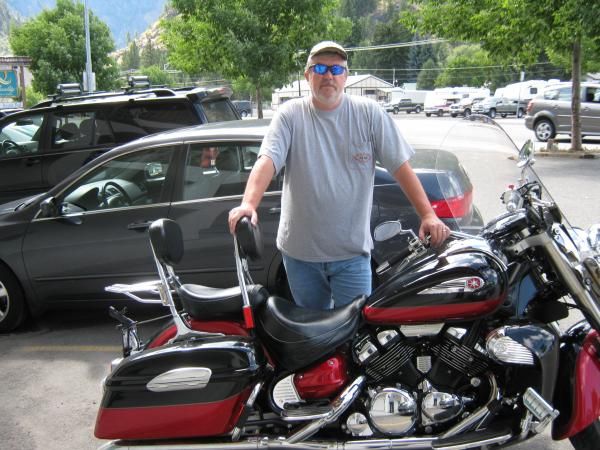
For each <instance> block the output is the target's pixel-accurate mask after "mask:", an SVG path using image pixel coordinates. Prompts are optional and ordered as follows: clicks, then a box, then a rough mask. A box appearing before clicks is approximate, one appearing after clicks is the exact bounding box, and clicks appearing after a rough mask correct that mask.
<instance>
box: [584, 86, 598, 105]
mask: <svg viewBox="0 0 600 450" xmlns="http://www.w3.org/2000/svg"><path fill="white" fill-rule="evenodd" d="M581 101H583V102H586V103H600V88H597V87H591V86H588V87H586V88H585V95H584V96H582V98H581Z"/></svg>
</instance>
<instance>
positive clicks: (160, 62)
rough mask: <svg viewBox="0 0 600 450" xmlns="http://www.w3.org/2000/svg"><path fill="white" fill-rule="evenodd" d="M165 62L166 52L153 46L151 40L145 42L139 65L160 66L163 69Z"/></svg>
mask: <svg viewBox="0 0 600 450" xmlns="http://www.w3.org/2000/svg"><path fill="white" fill-rule="evenodd" d="M166 62H167V51H166V50H165V49H162V48H159V47H157V46H155V45H154V44H153V43H152V41H151V40H148V41H147V42H146V45H145V46H144V47H143V48H142V55H141V61H140V64H141V65H142V66H144V67H149V66H160V67H164V65H165V63H166Z"/></svg>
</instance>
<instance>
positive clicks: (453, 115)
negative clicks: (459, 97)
mask: <svg viewBox="0 0 600 450" xmlns="http://www.w3.org/2000/svg"><path fill="white" fill-rule="evenodd" d="M450 115H451V116H452V117H456V116H458V114H455V113H452V114H450Z"/></svg>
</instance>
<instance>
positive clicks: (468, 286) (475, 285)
mask: <svg viewBox="0 0 600 450" xmlns="http://www.w3.org/2000/svg"><path fill="white" fill-rule="evenodd" d="M484 285H485V281H484V280H483V278H481V277H478V276H474V275H473V276H468V277H460V278H454V279H452V280H447V281H444V282H442V283H439V284H436V285H435V286H432V287H430V288H427V289H423V290H422V291H419V292H417V295H427V294H456V293H461V294H462V293H465V292H475V291H478V290H479V289H481V288H482V287H483V286H484Z"/></svg>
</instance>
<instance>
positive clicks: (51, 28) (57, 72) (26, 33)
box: [9, 0, 118, 94]
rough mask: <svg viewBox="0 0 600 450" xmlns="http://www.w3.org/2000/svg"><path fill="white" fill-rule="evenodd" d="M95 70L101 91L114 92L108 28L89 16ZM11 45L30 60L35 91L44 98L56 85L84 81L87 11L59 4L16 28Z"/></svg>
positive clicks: (67, 0)
mask: <svg viewBox="0 0 600 450" xmlns="http://www.w3.org/2000/svg"><path fill="white" fill-rule="evenodd" d="M89 22H90V44H91V58H92V68H93V70H94V72H95V73H96V84H97V86H98V88H99V89H111V88H113V87H114V86H115V85H116V82H117V76H118V74H117V69H116V66H115V62H114V61H113V59H112V58H110V57H109V56H108V54H109V52H111V51H112V50H114V43H113V40H112V37H111V35H110V30H109V29H108V26H107V25H106V24H105V23H104V22H102V21H101V20H100V19H98V18H97V17H96V16H95V15H94V14H92V13H91V12H90V21H89ZM9 41H10V45H11V47H12V49H13V51H14V52H15V54H17V55H24V56H29V57H31V60H32V61H31V66H30V68H31V73H32V74H33V77H34V79H33V87H34V89H35V90H36V91H39V92H41V93H43V94H51V93H53V92H55V90H56V85H57V84H59V83H66V82H79V83H81V82H82V80H83V72H84V71H85V62H86V55H85V32H84V7H83V4H82V3H79V2H77V3H76V2H74V1H73V0H57V2H56V8H54V9H46V10H43V11H42V12H41V13H40V14H39V15H38V16H36V17H34V18H33V19H31V20H28V21H26V22H25V23H24V24H23V25H21V26H19V27H16V28H13V29H12V30H11V33H10V36H9Z"/></svg>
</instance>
